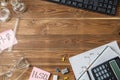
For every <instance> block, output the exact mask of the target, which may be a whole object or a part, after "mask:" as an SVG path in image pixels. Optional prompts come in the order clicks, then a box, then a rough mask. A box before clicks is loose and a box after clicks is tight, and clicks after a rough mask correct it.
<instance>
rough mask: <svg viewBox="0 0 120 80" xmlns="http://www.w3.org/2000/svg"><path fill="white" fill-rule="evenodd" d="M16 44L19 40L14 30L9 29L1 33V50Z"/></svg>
mask: <svg viewBox="0 0 120 80" xmlns="http://www.w3.org/2000/svg"><path fill="white" fill-rule="evenodd" d="M15 44H17V40H16V38H15V35H14V32H13V31H12V30H7V31H4V32H2V33H0V51H2V50H4V49H7V48H9V47H11V46H13V45H15Z"/></svg>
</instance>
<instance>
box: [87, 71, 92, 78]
mask: <svg viewBox="0 0 120 80" xmlns="http://www.w3.org/2000/svg"><path fill="white" fill-rule="evenodd" d="M87 74H88V77H89V79H90V80H92V79H91V76H90V74H89V72H88V71H87Z"/></svg>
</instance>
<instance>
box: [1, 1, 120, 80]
mask: <svg viewBox="0 0 120 80" xmlns="http://www.w3.org/2000/svg"><path fill="white" fill-rule="evenodd" d="M23 1H24V2H25V4H26V5H27V7H28V10H27V12H25V13H23V14H16V13H15V12H13V11H12V7H11V6H10V5H9V6H8V7H9V9H11V13H12V19H11V20H10V21H9V22H6V23H2V22H0V32H2V31H5V30H8V29H13V27H14V24H15V21H16V17H20V23H19V28H18V30H17V35H16V37H17V40H18V44H17V45H15V46H14V48H13V51H12V53H24V55H25V57H26V58H27V59H28V61H29V63H30V64H31V67H30V68H29V70H28V71H27V72H26V73H25V74H24V75H23V76H22V77H21V79H20V80H28V78H29V76H30V73H31V70H32V68H33V67H34V66H36V67H38V68H41V69H43V70H46V71H48V72H50V73H51V77H50V80H52V77H53V75H54V74H57V75H59V78H60V79H62V78H64V77H65V76H68V77H69V80H74V74H73V71H72V68H71V65H70V63H69V60H68V59H69V57H71V56H74V55H77V54H79V53H82V52H84V51H87V50H90V49H93V48H95V47H98V46H101V45H103V44H106V43H109V42H111V41H114V40H117V41H118V43H120V5H119V8H118V10H117V15H116V16H108V15H104V14H99V13H94V12H90V11H85V10H81V9H76V8H72V7H67V6H63V5H58V4H55V3H51V2H47V1H45V0H23ZM4 53H8V52H7V51H5V52H4ZM63 56H65V57H66V58H65V61H64V62H62V61H61V58H62V57H63ZM57 67H58V68H60V69H64V68H66V67H68V68H69V71H70V72H69V73H68V74H66V75H62V74H61V73H57V72H56V71H55V69H56V68H57Z"/></svg>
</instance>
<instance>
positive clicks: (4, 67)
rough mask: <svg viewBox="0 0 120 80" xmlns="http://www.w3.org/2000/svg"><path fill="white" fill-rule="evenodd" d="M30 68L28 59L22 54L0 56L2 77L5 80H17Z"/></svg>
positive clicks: (0, 73)
mask: <svg viewBox="0 0 120 80" xmlns="http://www.w3.org/2000/svg"><path fill="white" fill-rule="evenodd" d="M29 66H30V64H29V63H28V61H27V59H26V58H24V56H23V55H21V54H20V53H2V54H0V68H1V69H0V76H1V77H4V78H5V79H4V80H17V78H19V77H20V76H21V74H23V72H25V71H26V70H27V69H28V68H29Z"/></svg>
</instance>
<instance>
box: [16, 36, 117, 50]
mask: <svg viewBox="0 0 120 80" xmlns="http://www.w3.org/2000/svg"><path fill="white" fill-rule="evenodd" d="M113 40H118V41H119V35H111V34H110V35H72V36H60V35H55V36H54V35H53V36H21V37H20V36H18V44H17V45H16V46H15V49H21V50H39V49H50V50H52V49H61V50H64V49H72V50H73V49H75V50H76V49H80V48H83V49H89V48H93V47H96V46H97V45H99V44H101V43H105V42H111V41H113Z"/></svg>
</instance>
